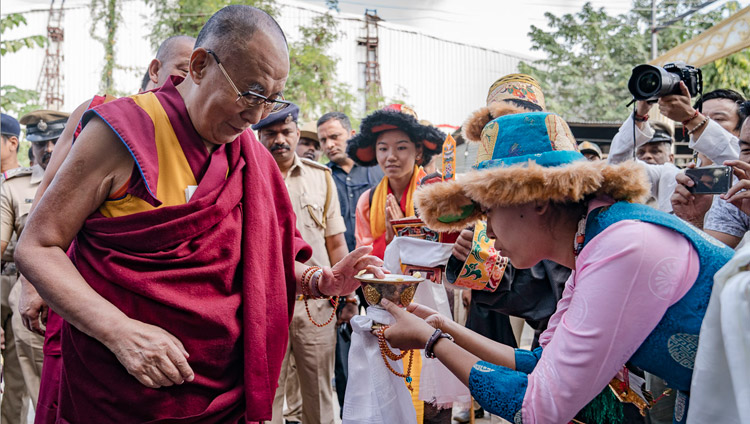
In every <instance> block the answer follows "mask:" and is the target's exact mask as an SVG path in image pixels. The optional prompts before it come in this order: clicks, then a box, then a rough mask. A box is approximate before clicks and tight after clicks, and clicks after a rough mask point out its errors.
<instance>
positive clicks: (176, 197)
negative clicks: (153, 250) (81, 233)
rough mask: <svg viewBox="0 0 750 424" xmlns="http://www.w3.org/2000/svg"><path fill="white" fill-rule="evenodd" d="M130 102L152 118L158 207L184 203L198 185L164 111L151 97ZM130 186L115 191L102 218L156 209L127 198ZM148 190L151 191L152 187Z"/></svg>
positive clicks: (102, 211) (153, 96)
mask: <svg viewBox="0 0 750 424" xmlns="http://www.w3.org/2000/svg"><path fill="white" fill-rule="evenodd" d="M131 99H133V101H134V102H135V103H136V104H137V105H138V106H140V107H141V108H142V109H143V110H144V111H145V112H146V113H147V114H148V115H149V116H150V117H151V120H152V122H153V124H154V129H155V131H156V134H155V139H156V152H157V155H158V163H159V178H158V182H157V184H156V192H155V193H154V195H155V196H156V198H157V199H159V200H160V201H161V202H162V204H161V206H159V207H164V206H177V205H181V204H183V203H187V201H186V199H185V189H186V188H187V186H189V185H198V183H197V182H196V181H195V176H194V175H193V171H192V169H190V164H189V163H188V161H187V158H186V157H185V153H184V152H183V151H182V147H181V146H180V142H179V140H178V139H177V136H176V135H175V132H174V129H173V128H172V123H171V122H170V121H169V117H168V116H167V113H166V111H164V108H163V107H162V106H161V103H159V100H158V99H157V98H156V95H154V93H144V94H139V95H137V96H131ZM129 184H130V181H128V182H127V183H126V184H125V185H124V186H123V187H121V188H120V189H119V190H117V192H116V193H114V194H113V195H112V196H111V197H112V199H111V200H110V199H108V200H107V201H106V202H104V204H102V206H100V207H99V212H101V213H102V215H104V216H106V217H108V218H112V217H118V216H125V215H131V214H134V213H139V212H145V211H149V210H152V209H156V207H154V206H151V205H150V204H148V203H147V202H146V201H145V200H143V199H141V198H138V197H136V196H133V195H132V194H126V190H127V188H128V186H129ZM151 189H152V190H153V187H151ZM123 195H124V197H123Z"/></svg>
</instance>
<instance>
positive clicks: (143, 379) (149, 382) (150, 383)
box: [130, 372, 159, 389]
mask: <svg viewBox="0 0 750 424" xmlns="http://www.w3.org/2000/svg"><path fill="white" fill-rule="evenodd" d="M130 375H132V376H133V377H135V379H136V380H138V382H139V383H141V384H143V385H144V386H146V387H148V388H150V389H157V388H159V386H158V385H157V384H156V383H155V382H154V380H153V379H152V378H151V377H150V376H149V375H148V374H146V373H132V372H131V373H130Z"/></svg>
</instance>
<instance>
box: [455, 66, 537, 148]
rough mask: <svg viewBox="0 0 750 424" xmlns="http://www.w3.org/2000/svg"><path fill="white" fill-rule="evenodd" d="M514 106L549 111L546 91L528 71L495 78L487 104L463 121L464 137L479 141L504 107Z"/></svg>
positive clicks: (523, 109)
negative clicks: (527, 73) (544, 91)
mask: <svg viewBox="0 0 750 424" xmlns="http://www.w3.org/2000/svg"><path fill="white" fill-rule="evenodd" d="M508 107H514V108H516V109H517V112H514V113H522V112H541V111H545V110H546V106H545V104H544V93H542V87H541V86H540V85H539V83H538V82H537V80H535V79H534V77H532V76H530V75H526V74H510V75H506V76H504V77H502V78H500V79H498V80H497V81H495V82H494V83H493V84H492V86H491V87H490V91H489V93H487V106H486V107H483V108H481V109H479V110H477V111H475V112H474V113H472V114H471V116H469V117H468V118H467V119H466V122H464V124H463V126H462V127H463V135H464V138H466V139H467V140H470V141H479V137H480V136H481V134H482V129H484V126H485V125H487V123H488V122H490V121H491V120H493V119H495V118H497V117H498V116H501V115H504V114H506V115H507V113H500V111H502V110H503V109H505V108H508Z"/></svg>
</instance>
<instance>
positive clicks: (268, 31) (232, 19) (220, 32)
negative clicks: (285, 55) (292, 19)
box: [195, 4, 287, 56]
mask: <svg viewBox="0 0 750 424" xmlns="http://www.w3.org/2000/svg"><path fill="white" fill-rule="evenodd" d="M258 32H262V33H264V34H265V35H267V36H268V37H269V38H270V39H271V40H273V42H274V44H277V43H278V44H277V45H276V47H281V46H282V45H283V48H284V49H285V50H286V49H287V43H286V36H285V35H284V31H282V30H281V27H280V26H279V24H278V23H277V22H276V20H274V19H273V18H272V17H271V15H269V14H268V13H266V12H264V11H262V10H260V9H258V8H255V7H251V6H246V5H239V4H238V5H230V6H226V7H224V8H222V9H221V10H219V11H218V12H216V13H214V15H213V16H211V18H209V20H208V21H207V22H206V24H205V25H204V26H203V28H202V29H201V31H200V33H199V34H198V39H197V40H196V42H195V48H198V47H203V48H207V49H211V50H214V51H215V52H217V53H219V55H220V56H221V55H222V54H223V56H227V55H230V54H237V53H238V51H239V50H242V49H243V48H244V47H245V46H246V45H247V43H248V41H250V39H251V38H253V36H255V35H256V33H258Z"/></svg>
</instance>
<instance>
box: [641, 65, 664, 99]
mask: <svg viewBox="0 0 750 424" xmlns="http://www.w3.org/2000/svg"><path fill="white" fill-rule="evenodd" d="M660 85H661V78H659V74H657V73H656V72H653V71H646V72H645V73H644V74H643V75H641V77H640V78H639V79H638V91H640V92H641V93H643V95H644V96H645V97H651V96H652V95H654V94H655V93H656V92H657V91H659V86H660Z"/></svg>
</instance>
